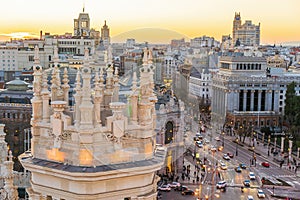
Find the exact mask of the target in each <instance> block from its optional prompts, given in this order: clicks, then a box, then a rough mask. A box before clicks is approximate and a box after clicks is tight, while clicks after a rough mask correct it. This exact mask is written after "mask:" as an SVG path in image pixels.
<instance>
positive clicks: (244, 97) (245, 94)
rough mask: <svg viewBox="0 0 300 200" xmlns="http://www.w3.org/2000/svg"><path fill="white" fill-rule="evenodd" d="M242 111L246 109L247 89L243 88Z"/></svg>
mask: <svg viewBox="0 0 300 200" xmlns="http://www.w3.org/2000/svg"><path fill="white" fill-rule="evenodd" d="M243 95H244V96H243V111H246V106H247V90H244V94H243Z"/></svg>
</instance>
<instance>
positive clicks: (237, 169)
mask: <svg viewBox="0 0 300 200" xmlns="http://www.w3.org/2000/svg"><path fill="white" fill-rule="evenodd" d="M234 170H235V171H236V172H242V168H240V167H236V168H234Z"/></svg>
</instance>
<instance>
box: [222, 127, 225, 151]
mask: <svg viewBox="0 0 300 200" xmlns="http://www.w3.org/2000/svg"><path fill="white" fill-rule="evenodd" d="M224 135H225V133H224V131H223V132H222V137H223V138H222V139H223V141H222V146H223V147H224Z"/></svg>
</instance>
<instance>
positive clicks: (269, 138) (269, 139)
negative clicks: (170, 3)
mask: <svg viewBox="0 0 300 200" xmlns="http://www.w3.org/2000/svg"><path fill="white" fill-rule="evenodd" d="M270 142H271V135H269V136H268V156H270Z"/></svg>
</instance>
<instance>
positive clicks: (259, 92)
mask: <svg viewBox="0 0 300 200" xmlns="http://www.w3.org/2000/svg"><path fill="white" fill-rule="evenodd" d="M257 110H258V111H261V90H258V105H257Z"/></svg>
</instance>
